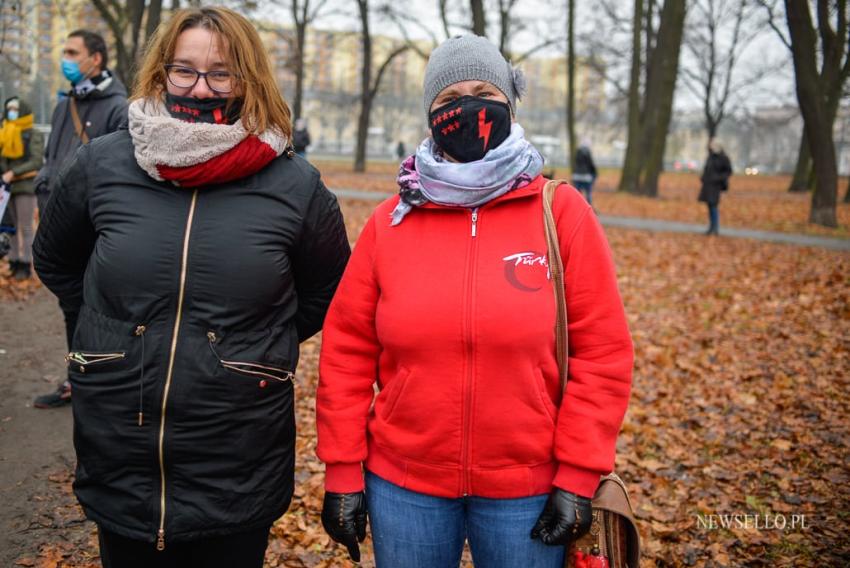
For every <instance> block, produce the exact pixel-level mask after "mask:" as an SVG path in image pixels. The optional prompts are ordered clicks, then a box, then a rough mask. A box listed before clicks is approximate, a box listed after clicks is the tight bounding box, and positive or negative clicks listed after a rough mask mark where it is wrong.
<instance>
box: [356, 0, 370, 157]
mask: <svg viewBox="0 0 850 568" xmlns="http://www.w3.org/2000/svg"><path fill="white" fill-rule="evenodd" d="M357 6H358V8H359V10H360V26H361V30H362V31H361V35H362V45H363V67H362V68H361V70H360V89H361V91H360V117H359V118H358V120H357V148H356V150H355V152H354V171H355V172H365V171H366V143H367V141H368V136H369V115H370V114H372V96H371V90H370V86H371V83H372V36H371V35H370V32H369V0H357Z"/></svg>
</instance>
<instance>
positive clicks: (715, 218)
mask: <svg viewBox="0 0 850 568" xmlns="http://www.w3.org/2000/svg"><path fill="white" fill-rule="evenodd" d="M719 229H720V209H719V208H718V204H716V203H715V204H714V205H712V204H711V203H709V204H708V230H709V231H710V232H713V233H716V232H717V231H718V230H719Z"/></svg>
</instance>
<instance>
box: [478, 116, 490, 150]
mask: <svg viewBox="0 0 850 568" xmlns="http://www.w3.org/2000/svg"><path fill="white" fill-rule="evenodd" d="M486 120H487V109H486V108H482V109H481V110H479V111H478V137H479V138H483V139H484V151H485V152H486V151H487V143H488V142H489V141H490V127H491V126H492V125H493V123H492V122H486Z"/></svg>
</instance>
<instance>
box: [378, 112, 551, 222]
mask: <svg viewBox="0 0 850 568" xmlns="http://www.w3.org/2000/svg"><path fill="white" fill-rule="evenodd" d="M542 169H543V156H541V155H540V152H538V151H537V149H536V148H535V147H534V146H533V145H532V144H531V143H530V142H529V141H528V140H526V139H525V131H524V130H523V129H522V126H520V125H519V124H517V123H514V124H513V126H512V127H511V134H510V136H508V137H507V138H506V139H505V141H504V142H502V143H501V144H499V146H497V147H496V148H493V149H492V150H490V151H489V152H487V154H486V155H485V156H484V158H482V159H481V160H477V161H475V162H466V163H460V162H450V161H448V160H446V159H445V158H444V157H443V155H442V153H441V151H440V149H439V148H438V147H437V146H436V144H434V141H433V140H432V139H431V138H430V137H429V138H426V139H425V140H424V141H423V142H422V143H421V144H420V145H419V147H418V148H417V149H416V153H415V154H414V155H412V156H410V157H408V158H407V159H406V160H405V161H404V162H402V164H401V168H400V170H399V175H398V184H399V188H400V195H401V199H400V200H399V202H398V205H397V206H396V208H395V209H394V210H393V212H392V222H391V223H390V224H391V225H398V224H399V223H401V221H402V219H404V216H405V215H407V214H408V213H410V211H411V210H412V209H413V207H417V206H421V205H424V204H425V203H427V202H429V201H430V202H432V203H437V204H440V205H448V206H454V207H470V208H472V207H478V206H480V205H483V204H485V203H487V202H488V201H492V200H493V199H496V198H497V197H499V196H501V195H504V194H506V193H507V192H509V191H512V190H514V189H517V188H520V187H523V186H525V185H528V184H529V183H530V182H531V180H533V179H534V178H536V177H537V176H538V175H539V174H540V171H541V170H542Z"/></svg>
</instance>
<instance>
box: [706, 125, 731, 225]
mask: <svg viewBox="0 0 850 568" xmlns="http://www.w3.org/2000/svg"><path fill="white" fill-rule="evenodd" d="M731 175H732V162H730V161H729V157H728V156H727V155H726V153H725V152H724V151H723V147H722V146H721V145H720V142H719V141H718V140H717V139H716V138H712V139H711V140H710V141H709V143H708V159H706V161H705V168H704V169H703V171H702V176H700V181H702V188H701V189H700V192H699V200H700V201H702V202H703V203H705V204H706V205H708V222H709V225H708V230H707V231H706V232H705V234H706V235H716V234H718V231H719V230H720V213H719V211H718V207H719V206H720V192H721V191H726V190H728V189H729V177H730V176H731Z"/></svg>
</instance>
